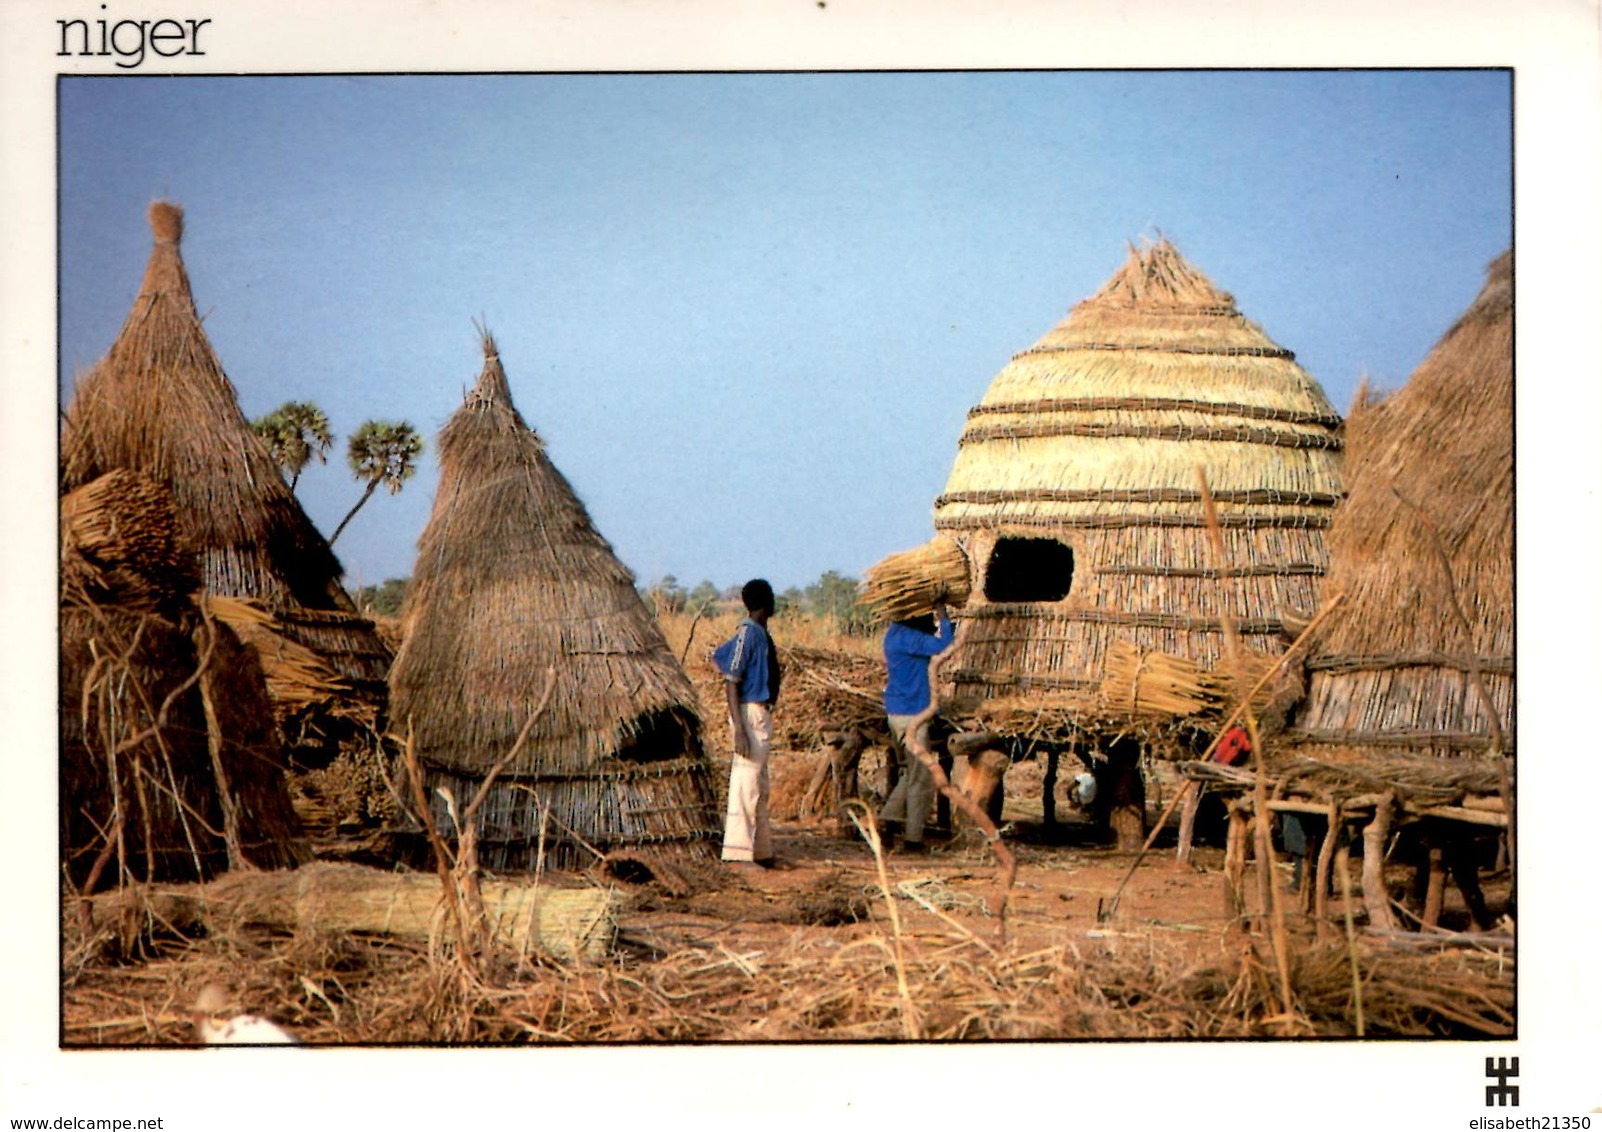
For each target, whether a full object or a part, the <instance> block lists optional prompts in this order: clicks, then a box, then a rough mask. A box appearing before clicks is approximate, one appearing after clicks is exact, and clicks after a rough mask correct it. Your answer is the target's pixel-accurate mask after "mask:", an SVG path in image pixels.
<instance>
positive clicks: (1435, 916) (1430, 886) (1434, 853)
mask: <svg viewBox="0 0 1602 1132" xmlns="http://www.w3.org/2000/svg"><path fill="white" fill-rule="evenodd" d="M1425 868H1426V869H1427V870H1428V872H1429V880H1428V882H1427V884H1426V886H1425V889H1424V914H1423V915H1422V916H1420V917H1419V920H1420V922H1421V923H1422V924H1423V925H1424V926H1425V927H1426V928H1433V927H1434V926H1435V925H1437V924H1439V923H1440V922H1441V904H1442V903H1443V902H1444V900H1445V897H1446V853H1445V852H1444V851H1443V850H1442V849H1441V847H1440V846H1439V845H1431V846H1430V847H1429V855H1428V858H1427V861H1426V864H1425Z"/></svg>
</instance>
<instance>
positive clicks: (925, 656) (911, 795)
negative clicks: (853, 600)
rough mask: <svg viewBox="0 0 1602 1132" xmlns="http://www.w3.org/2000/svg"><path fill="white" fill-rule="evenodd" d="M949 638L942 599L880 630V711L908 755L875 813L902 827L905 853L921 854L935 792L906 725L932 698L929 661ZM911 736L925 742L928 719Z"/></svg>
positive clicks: (949, 624) (925, 744)
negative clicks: (882, 675) (882, 681)
mask: <svg viewBox="0 0 1602 1132" xmlns="http://www.w3.org/2000/svg"><path fill="white" fill-rule="evenodd" d="M937 618H938V624H937V623H936V619H937ZM954 639H955V634H954V633H953V632H952V629H951V618H950V617H948V616H947V615H946V606H945V603H944V602H943V601H942V602H937V603H936V604H935V611H934V613H925V614H922V615H921V616H918V617H909V618H906V619H905V620H901V621H894V622H892V623H891V625H890V627H889V628H888V629H886V630H885V632H884V667H885V686H884V711H885V716H886V717H887V719H888V721H889V724H890V731H891V733H892V734H894V735H895V737H896V741H897V742H898V743H900V744H901V749H902V750H903V751H905V752H907V755H908V757H907V758H906V759H905V760H904V762H905V764H906V765H905V766H904V767H903V770H902V774H901V777H900V779H899V780H898V781H897V782H896V787H895V789H894V790H892V791H891V792H890V797H889V798H887V799H885V803H884V808H883V809H881V810H880V811H879V820H880V821H881V822H884V823H890V822H895V823H899V824H900V825H901V850H902V852H905V853H921V852H923V826H924V823H925V822H926V821H928V820H929V806H930V804H931V803H933V802H934V796H935V783H934V777H933V776H932V775H931V774H930V773H929V768H928V767H926V766H924V765H923V763H922V761H921V760H919V759H918V758H917V757H915V756H913V755H912V754H911V750H910V748H909V746H908V743H907V728H908V727H909V726H910V725H911V724H912V721H913V720H914V719H915V718H916V717H917V716H918V715H919V714H921V713H922V712H923V710H924V709H925V708H927V707H928V706H929V704H930V701H931V700H932V698H933V696H934V691H933V689H932V688H931V687H930V684H929V661H930V660H932V659H933V658H935V657H937V656H939V655H940V654H941V653H943V652H945V651H946V650H947V649H948V648H950V647H951V645H952V641H953V640H954ZM916 738H917V739H918V741H919V742H920V743H922V744H923V746H924V747H926V748H927V747H928V746H929V723H928V721H925V722H924V723H923V725H922V726H921V727H919V728H918V733H917V736H916Z"/></svg>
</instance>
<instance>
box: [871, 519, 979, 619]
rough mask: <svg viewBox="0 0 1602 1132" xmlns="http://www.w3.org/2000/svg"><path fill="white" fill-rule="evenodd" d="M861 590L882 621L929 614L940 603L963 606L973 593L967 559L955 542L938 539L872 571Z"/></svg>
mask: <svg viewBox="0 0 1602 1132" xmlns="http://www.w3.org/2000/svg"><path fill="white" fill-rule="evenodd" d="M860 588H861V592H862V598H863V601H865V602H866V603H867V604H869V605H871V606H873V607H874V611H875V614H876V616H877V617H878V618H879V619H880V620H883V621H901V620H904V619H905V618H908V617H917V616H919V615H920V614H924V613H929V612H931V611H932V610H933V609H934V607H935V604H936V603H937V602H945V603H946V604H948V605H954V606H957V605H962V604H963V603H964V602H966V601H967V600H968V595H969V592H970V583H969V567H968V556H967V555H965V554H964V553H963V552H962V547H960V546H958V545H957V542H956V540H955V539H952V538H950V537H947V536H945V535H936V536H935V537H934V538H932V539H930V540H929V541H928V542H926V543H924V544H923V545H922V546H920V547H917V548H916V549H913V550H906V551H902V552H901V553H900V554H892V555H890V556H889V557H888V558H886V559H884V560H883V561H882V562H879V563H877V564H876V565H874V566H872V567H870V568H869V569H868V572H867V575H866V576H865V577H864V578H863V580H862V585H861V587H860Z"/></svg>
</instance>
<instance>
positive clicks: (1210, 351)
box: [935, 240, 1342, 702]
mask: <svg viewBox="0 0 1602 1132" xmlns="http://www.w3.org/2000/svg"><path fill="white" fill-rule="evenodd" d="M1340 423H1341V422H1340V418H1339V416H1338V415H1337V414H1336V413H1335V411H1334V410H1333V408H1332V407H1331V406H1330V404H1329V402H1328V400H1327V399H1326V398H1325V396H1324V393H1323V391H1322V390H1321V389H1320V388H1319V386H1318V383H1317V382H1316V381H1314V379H1313V378H1312V377H1311V376H1309V375H1308V374H1307V373H1306V372H1305V371H1304V370H1303V369H1302V368H1301V367H1300V366H1298V365H1297V364H1296V361H1295V357H1294V355H1293V354H1292V353H1291V352H1290V351H1289V350H1286V349H1283V348H1282V347H1280V346H1279V345H1277V344H1276V343H1274V342H1273V341H1272V340H1271V339H1270V338H1269V337H1268V336H1267V335H1266V334H1265V333H1264V332H1263V331H1262V330H1261V329H1260V328H1259V327H1257V326H1256V325H1255V324H1253V323H1251V322H1250V321H1248V320H1247V319H1246V318H1245V317H1244V316H1242V315H1241V314H1240V312H1239V311H1238V310H1237V309H1236V307H1235V305H1234V300H1233V298H1232V297H1231V296H1230V295H1228V294H1227V293H1225V292H1224V291H1222V290H1220V289H1218V288H1217V287H1215V286H1214V285H1213V284H1212V283H1211V282H1210V281H1209V280H1208V279H1207V278H1206V277H1205V276H1204V275H1203V274H1202V273H1201V272H1200V271H1198V270H1196V268H1194V267H1193V266H1191V265H1190V264H1189V263H1188V262H1186V261H1185V260H1184V259H1183V257H1181V256H1180V254H1179V252H1178V251H1177V250H1176V249H1175V248H1174V247H1173V245H1172V244H1171V243H1169V242H1168V241H1167V240H1163V241H1160V242H1159V243H1157V244H1156V245H1155V246H1152V247H1149V248H1144V249H1138V250H1136V249H1131V254H1130V257H1129V259H1128V261H1127V262H1126V263H1125V265H1124V267H1123V268H1122V269H1121V270H1120V271H1119V272H1118V273H1117V274H1115V275H1114V276H1113V278H1112V279H1111V280H1109V281H1108V283H1107V284H1106V285H1105V286H1104V287H1103V288H1102V289H1101V290H1100V291H1099V292H1098V293H1097V294H1095V295H1094V296H1092V297H1091V298H1089V299H1087V300H1085V301H1084V302H1082V303H1080V304H1078V305H1077V306H1076V307H1075V308H1074V309H1073V310H1072V311H1071V312H1070V314H1069V316H1068V318H1067V319H1065V320H1064V321H1063V322H1062V323H1061V324H1059V325H1058V326H1057V327H1055V328H1053V329H1052V330H1051V331H1050V332H1049V333H1047V334H1046V335H1045V336H1044V337H1043V338H1042V339H1041V340H1040V342H1038V343H1037V344H1036V345H1035V346H1034V347H1032V348H1031V349H1029V350H1026V351H1024V352H1023V353H1021V354H1018V355H1017V356H1015V357H1014V358H1013V359H1012V361H1011V362H1010V363H1009V364H1008V365H1007V366H1006V367H1005V368H1004V369H1003V370H1002V371H1001V373H1000V374H999V375H997V377H996V378H995V380H994V381H993V382H992V383H991V386H990V389H989V390H988V391H987V392H986V394H985V396H984V399H983V400H982V401H981V402H980V404H979V405H977V406H976V407H975V408H974V409H973V410H972V412H971V413H970V414H969V420H968V425H967V427H966V429H965V430H964V432H963V436H962V439H961V444H960V448H959V451H958V454H957V459H956V462H955V463H954V465H953V467H952V471H951V477H950V479H949V481H948V483H947V486H946V490H945V492H944V493H943V494H942V495H941V496H940V498H939V499H938V500H937V501H936V503H935V528H936V530H937V531H940V532H942V533H945V534H948V535H950V536H952V537H954V538H955V539H957V540H958V541H959V543H960V544H961V545H962V546H963V548H964V550H965V551H966V553H967V555H968V557H969V559H970V561H972V563H973V570H974V589H975V591H976V596H975V597H974V598H973V599H970V602H969V605H968V608H967V609H965V611H964V613H965V617H967V619H968V620H969V621H970V623H971V627H970V630H969V633H968V636H967V640H966V641H965V643H964V645H963V646H962V653H961V655H960V656H959V657H958V658H957V660H956V662H955V664H954V666H953V668H954V676H955V679H956V692H957V697H958V699H959V700H961V701H964V702H974V701H977V700H981V699H983V698H984V697H986V696H988V695H992V694H997V693H1000V694H1019V693H1024V694H1037V693H1038V694H1044V693H1050V692H1054V691H1063V690H1080V691H1086V692H1093V691H1094V690H1096V689H1097V688H1098V687H1099V686H1100V684H1101V682H1102V678H1103V676H1104V675H1105V672H1106V665H1107V661H1108V657H1109V655H1110V650H1111V649H1112V648H1113V646H1114V645H1116V644H1122V645H1125V646H1132V647H1135V648H1138V649H1141V650H1144V651H1148V652H1163V653H1168V654H1171V655H1173V656H1175V657H1180V658H1183V659H1186V660H1189V661H1193V662H1195V663H1196V664H1198V665H1200V666H1201V667H1203V668H1209V669H1211V668H1216V667H1218V666H1219V664H1220V663H1221V661H1222V660H1223V622H1224V619H1225V618H1226V617H1228V618H1232V619H1233V620H1234V621H1235V622H1236V624H1237V626H1238V628H1239V631H1240V633H1241V635H1242V638H1243V639H1244V640H1245V641H1246V643H1247V644H1249V645H1250V646H1251V647H1253V648H1254V649H1256V650H1258V651H1261V652H1265V653H1266V652H1277V651H1280V650H1282V649H1283V647H1284V643H1283V641H1282V640H1280V636H1279V634H1280V630H1281V622H1280V619H1279V611H1280V610H1282V609H1286V608H1302V609H1312V608H1316V607H1317V606H1318V599H1319V588H1320V583H1321V580H1322V575H1323V573H1324V570H1325V568H1326V565H1327V557H1326V554H1325V550H1324V536H1323V532H1324V530H1325V528H1326V527H1327V526H1328V524H1329V521H1330V515H1331V513H1332V511H1333V509H1334V507H1335V504H1336V502H1337V500H1338V499H1339V497H1340V493H1341V490H1342V489H1341V479H1340V468H1339V457H1340V451H1341V444H1342V441H1341V438H1340V435H1339V431H1338V430H1339V426H1340ZM1198 467H1199V468H1201V469H1203V470H1204V471H1205V473H1206V477H1207V481H1208V483H1209V485H1210V486H1211V492H1212V495H1213V497H1214V499H1215V501H1216V504H1217V511H1218V521H1219V524H1220V526H1221V528H1222V532H1223V536H1224V540H1225V557H1224V559H1223V560H1222V561H1220V560H1219V558H1218V556H1217V555H1216V554H1215V553H1214V551H1213V549H1212V547H1211V546H1210V545H1209V543H1208V537H1207V529H1206V520H1205V517H1204V515H1203V508H1202V505H1201V494H1200V491H1199V488H1198V485H1197V469H1198ZM1023 540H1052V541H1054V542H1056V543H1058V544H1060V545H1061V547H1063V548H1066V551H1067V553H1066V554H1063V555H1059V558H1058V560H1057V561H1056V562H1055V563H1054V564H1053V565H1052V566H1051V569H1052V571H1054V574H1055V576H1054V577H1053V579H1051V580H1052V581H1055V582H1056V583H1057V584H1058V589H1057V590H1056V591H1052V590H1051V589H1050V587H1049V586H1046V587H1043V592H1046V594H1047V596H1041V597H1038V598H1030V599H1028V600H1012V599H1010V598H1009V599H1006V600H998V599H997V598H994V597H992V596H991V595H992V594H995V593H1002V592H1004V591H1005V590H1006V588H1007V587H1006V586H1005V585H1001V584H998V583H999V581H1000V580H1001V579H1002V576H1003V574H1004V572H1005V571H1006V569H1007V567H1006V566H1005V564H1004V561H1003V560H1004V557H1005V552H1006V551H1007V550H1008V549H1009V548H1012V547H1016V546H1018V545H1019V544H1020V542H1021V541H1023ZM1063 591H1066V592H1065V594H1064V593H1063ZM1052 593H1055V594H1057V595H1059V596H1051V594H1052Z"/></svg>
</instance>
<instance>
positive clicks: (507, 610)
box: [390, 334, 720, 869]
mask: <svg viewBox="0 0 1602 1132" xmlns="http://www.w3.org/2000/svg"><path fill="white" fill-rule="evenodd" d="M483 347H484V368H483V371H482V373H481V375H480V377H479V380H478V383H477V384H476V385H475V387H474V388H473V390H472V391H471V392H470V393H469V394H468V395H467V398H466V400H465V402H464V403H463V405H462V407H461V408H460V409H458V410H457V411H456V413H455V414H453V415H452V417H451V419H450V420H449V421H448V422H447V423H446V425H445V428H444V430H443V431H442V432H441V434H440V440H439V449H438V451H439V459H440V483H439V489H438V492H437V494H436V496H435V499H434V507H433V512H432V514H431V515H430V518H429V522H428V526H427V527H426V528H425V530H424V532H423V536H422V539H421V540H420V543H419V548H418V558H417V565H416V568H415V570H414V572H413V576H412V584H411V586H410V589H409V590H408V593H407V602H406V609H405V613H404V627H405V633H404V636H405V642H404V644H403V645H402V646H401V649H400V652H399V654H398V655H397V657H396V659H395V665H394V668H393V670H392V672H391V674H390V690H391V704H392V711H391V717H390V718H391V725H392V727H393V729H394V730H395V732H396V733H397V734H398V735H400V736H401V737H402V738H408V739H409V740H410V742H411V743H412V745H413V750H414V751H415V753H416V755H417V757H418V759H419V761H420V762H421V764H422V766H423V770H424V776H425V779H426V781H427V785H428V786H430V787H431V788H433V787H437V786H445V787H448V788H449V789H450V790H451V791H452V793H453V795H454V797H455V798H456V800H457V805H458V806H459V807H460V806H465V805H466V803H467V800H468V799H470V798H472V797H473V796H474V794H475V793H476V791H477V788H478V784H479V783H480V782H481V781H482V780H483V778H484V777H485V775H487V774H488V772H489V771H490V770H491V768H492V767H494V766H495V765H496V763H497V762H499V761H500V760H501V759H502V758H503V757H504V756H506V755H507V754H508V753H509V752H511V751H512V750H513V747H514V744H516V743H517V742H518V738H519V735H520V734H521V733H522V732H523V730H524V728H525V725H527V724H528V723H529V720H530V716H531V715H532V714H534V708H535V706H536V704H538V703H539V702H540V699H541V693H542V691H543V690H544V688H545V684H546V680H547V673H548V672H554V684H553V685H552V686H551V691H550V696H549V698H548V701H547V704H546V707H545V710H544V711H542V712H540V713H539V715H538V718H537V719H536V720H535V721H534V723H533V726H532V727H531V728H530V729H529V731H528V733H527V735H526V736H525V737H524V738H523V740H522V745H521V746H520V747H518V748H517V750H518V754H517V756H516V757H515V758H514V759H512V761H511V762H510V763H508V764H507V765H506V766H505V767H503V768H502V771H501V773H500V776H499V777H498V778H497V779H496V781H495V782H494V783H493V784H492V786H491V790H490V793H489V795H488V796H487V797H486V799H485V802H484V804H483V807H482V809H481V811H480V813H481V817H482V829H481V831H480V834H479V838H480V840H479V856H480V859H481V860H482V861H483V862H484V863H485V864H486V865H489V866H490V867H495V868H511V869H516V868H532V867H534V865H535V863H536V861H537V860H538V859H539V858H540V855H541V849H542V841H543V848H544V859H545V862H546V863H547V864H548V865H551V866H554V867H566V866H569V865H578V864H587V863H589V862H590V861H591V860H592V859H593V856H592V854H593V853H595V852H606V851H609V850H612V849H617V848H626V847H637V846H651V847H655V849H656V851H658V852H661V851H669V852H673V853H678V854H689V855H691V856H697V857H698V856H708V855H710V853H711V844H712V842H713V841H714V840H715V839H716V838H717V837H718V835H719V832H720V823H719V822H718V820H717V813H716V807H715V804H714V801H713V793H712V787H711V783H710V770H711V768H710V763H709V762H708V760H707V759H706V757H705V755H704V754H703V752H702V748H701V738H700V718H699V715H698V711H697V704H696V696H695V690H694V688H693V686H692V685H691V684H690V681H689V678H688V677H687V676H686V675H685V673H684V670H683V669H682V668H681V667H680V666H679V664H678V662H677V660H676V659H675V658H674V656H673V655H672V653H671V652H670V651H669V650H668V647H667V644H666V642H665V641H664V640H663V638H662V634H661V630H660V629H659V628H658V627H657V624H656V621H655V619H654V618H652V616H651V614H650V612H649V610H647V609H646V607H645V604H644V603H643V602H642V601H641V600H640V597H639V595H638V593H637V592H636V591H635V588H634V579H633V576H632V575H631V574H630V573H629V571H628V570H627V569H626V568H625V567H624V566H623V564H622V563H621V562H619V561H618V560H617V557H616V556H615V555H614V554H613V552H612V548H611V546H609V545H608V544H607V542H606V540H605V539H603V538H602V537H601V535H600V534H599V533H598V532H597V531H596V530H595V528H594V526H593V525H592V523H591V521H590V517H589V514H588V513H587V512H586V511H585V509H584V505H583V504H582V503H581V502H580V501H579V499H578V497H577V496H576V495H575V494H574V492H573V489H572V487H571V486H570V485H569V484H568V482H567V480H566V479H565V478H564V477H563V476H562V474H561V473H560V472H559V471H558V470H557V469H556V468H555V467H554V466H553V465H552V464H551V461H550V459H549V457H548V456H547V455H546V452H545V445H544V443H543V441H541V439H540V438H539V436H538V435H537V434H535V432H534V431H533V430H532V429H530V428H529V427H528V425H527V424H525V423H524V422H523V419H522V417H521V416H520V415H519V414H518V412H517V409H516V408H515V407H514V406H513V404H512V398H511V391H510V389H509V387H508V385H507V380H506V374H505V371H504V370H503V369H502V366H501V360H500V356H499V354H498V352H497V350H496V347H495V343H494V340H493V339H491V338H490V337H489V336H488V335H487V334H486V335H485V336H484V339H483ZM433 796H434V798H435V799H436V804H437V805H438V806H439V807H440V808H439V810H438V812H437V813H436V815H435V817H436V824H437V825H438V826H439V827H440V828H444V829H447V830H448V829H450V828H451V826H450V817H449V815H448V814H447V813H446V812H445V809H444V803H443V802H442V801H440V800H439V796H438V793H437V791H434V792H433Z"/></svg>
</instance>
